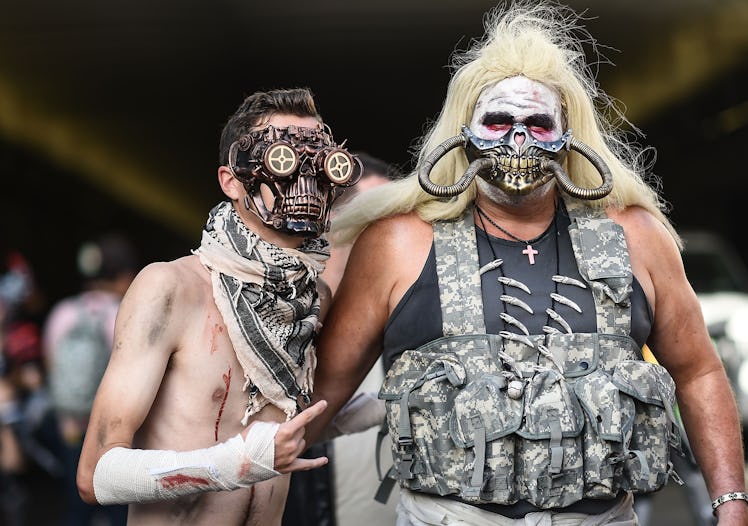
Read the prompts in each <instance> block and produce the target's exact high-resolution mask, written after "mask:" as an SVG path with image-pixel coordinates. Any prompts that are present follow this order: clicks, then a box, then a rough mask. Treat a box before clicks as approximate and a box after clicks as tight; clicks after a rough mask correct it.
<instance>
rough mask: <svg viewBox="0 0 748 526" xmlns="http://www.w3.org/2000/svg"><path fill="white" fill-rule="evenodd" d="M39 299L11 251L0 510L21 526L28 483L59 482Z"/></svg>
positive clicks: (3, 310)
mask: <svg viewBox="0 0 748 526" xmlns="http://www.w3.org/2000/svg"><path fill="white" fill-rule="evenodd" d="M43 308H44V297H43V294H41V292H40V290H39V289H38V287H37V285H36V282H35V279H34V274H33V272H32V269H31V266H30V265H29V263H28V262H27V260H26V258H25V257H24V256H23V255H22V254H21V253H20V252H18V251H17V250H10V251H9V252H8V253H7V254H6V257H5V259H4V261H3V267H2V274H0V348H1V349H2V353H1V354H0V357H1V359H0V362H1V363H2V365H1V366H0V370H2V378H0V455H1V456H2V461H0V468H1V471H2V474H1V475H0V477H2V480H1V481H0V490H1V491H0V508H2V515H3V518H4V519H5V523H7V524H13V525H14V524H26V522H27V518H28V509H27V506H28V505H29V504H30V503H31V500H30V498H29V497H30V494H32V493H33V491H34V488H33V487H32V486H33V483H34V482H33V481H34V480H36V479H35V476H36V475H37V474H40V475H42V476H44V477H47V478H50V477H51V478H52V479H59V477H60V476H61V475H62V466H61V463H60V460H59V458H58V457H57V452H58V447H57V446H58V444H59V441H58V437H57V434H56V426H55V425H54V419H53V415H52V414H51V411H50V406H49V398H48V396H47V390H46V388H45V385H44V384H45V371H44V365H43V363H42V353H41V338H40V329H39V326H40V323H41V322H40V320H41V318H42V317H43Z"/></svg>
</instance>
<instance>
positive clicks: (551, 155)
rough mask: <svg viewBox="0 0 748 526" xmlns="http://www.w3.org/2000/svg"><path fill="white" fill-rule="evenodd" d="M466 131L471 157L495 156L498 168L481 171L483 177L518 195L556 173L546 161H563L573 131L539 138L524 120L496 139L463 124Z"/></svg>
mask: <svg viewBox="0 0 748 526" xmlns="http://www.w3.org/2000/svg"><path fill="white" fill-rule="evenodd" d="M463 134H464V135H465V137H466V138H467V139H468V141H469V144H468V147H467V155H468V159H469V160H470V161H473V160H475V159H477V158H479V157H490V158H492V159H493V160H494V166H495V169H494V170H491V171H486V172H483V173H481V174H480V175H481V177H483V179H485V180H486V181H488V182H489V183H491V184H493V185H496V186H498V187H499V188H501V189H502V190H504V191H505V192H506V193H508V194H518V195H525V194H529V193H530V192H532V191H533V190H534V189H536V188H537V187H539V186H541V185H543V184H545V183H546V182H548V181H549V180H550V179H551V178H552V177H553V174H552V173H550V172H548V171H547V170H544V169H543V166H544V165H543V161H544V160H554V161H557V162H562V161H563V158H564V157H565V155H566V152H567V150H566V149H565V146H566V144H567V143H568V141H569V139H570V137H571V132H570V131H567V132H566V133H565V134H564V135H563V136H562V137H561V138H560V139H558V140H556V141H539V140H538V139H535V138H534V137H533V136H532V135H531V134H530V132H529V131H528V129H527V127H526V126H525V125H524V124H521V123H516V124H514V125H513V126H512V128H511V130H510V131H509V132H507V133H506V135H504V136H503V137H502V138H501V139H497V140H493V141H490V140H486V139H481V138H479V137H477V136H476V135H475V134H474V133H473V132H472V131H471V130H470V129H468V128H467V127H465V128H463Z"/></svg>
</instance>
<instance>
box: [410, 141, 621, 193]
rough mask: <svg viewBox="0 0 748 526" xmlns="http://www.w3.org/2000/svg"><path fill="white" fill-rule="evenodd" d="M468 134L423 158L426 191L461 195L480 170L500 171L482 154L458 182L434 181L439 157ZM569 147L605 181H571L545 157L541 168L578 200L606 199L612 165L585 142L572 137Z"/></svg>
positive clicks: (420, 173) (421, 172)
mask: <svg viewBox="0 0 748 526" xmlns="http://www.w3.org/2000/svg"><path fill="white" fill-rule="evenodd" d="M467 141H468V139H467V137H465V136H464V135H462V134H461V135H456V136H454V137H450V138H449V139H447V140H446V141H444V142H443V143H441V144H440V145H439V146H437V147H436V148H435V149H434V151H433V152H431V153H430V154H429V155H428V156H427V157H426V158H425V159H424V161H423V164H422V165H421V168H420V169H419V170H418V182H419V183H420V184H421V188H423V189H424V190H425V191H426V192H428V193H429V194H431V195H435V196H437V197H452V196H455V195H457V194H460V193H462V192H464V191H465V190H467V189H468V187H469V186H470V183H472V182H473V179H475V176H476V175H478V173H480V172H482V171H484V170H487V169H490V170H496V168H497V166H496V162H495V160H494V159H492V158H490V157H479V158H478V159H476V160H474V161H473V162H472V163H470V165H469V166H468V168H467V170H465V173H464V174H463V176H462V177H461V178H460V180H459V181H457V182H456V183H454V184H451V185H447V186H442V185H438V184H436V183H434V182H432V181H431V170H432V168H433V167H434V165H435V164H436V163H437V162H439V160H440V159H441V158H442V157H444V155H446V154H447V152H449V151H450V150H453V149H455V148H457V147H458V146H462V147H463V148H464V147H465V145H466V144H467ZM568 148H569V149H571V150H574V151H576V152H579V153H580V154H582V155H583V156H584V157H585V158H586V159H587V160H588V161H589V162H590V163H592V165H593V166H594V167H595V169H596V170H597V171H598V172H599V173H600V176H601V177H602V180H603V182H602V184H601V185H600V186H598V187H597V188H582V187H579V186H577V185H575V184H574V183H572V182H571V179H570V178H569V176H568V175H567V174H566V172H565V171H564V169H563V168H562V167H561V165H560V164H559V163H558V162H556V161H552V160H550V159H544V160H543V161H541V169H542V170H543V171H545V172H550V173H551V174H553V176H555V177H556V180H557V181H558V183H559V185H560V186H561V189H562V190H563V191H564V192H566V193H567V194H569V195H570V196H572V197H576V198H577V199H585V200H592V199H602V198H603V197H605V196H606V195H608V194H609V193H610V192H611V191H612V190H613V177H612V175H611V173H610V169H609V168H608V165H607V164H606V163H605V161H603V159H602V157H600V156H599V155H598V154H597V153H595V151H594V150H592V148H590V147H589V146H587V145H586V144H584V143H583V142H581V141H579V140H577V139H576V138H574V137H571V138H570V140H569V143H568Z"/></svg>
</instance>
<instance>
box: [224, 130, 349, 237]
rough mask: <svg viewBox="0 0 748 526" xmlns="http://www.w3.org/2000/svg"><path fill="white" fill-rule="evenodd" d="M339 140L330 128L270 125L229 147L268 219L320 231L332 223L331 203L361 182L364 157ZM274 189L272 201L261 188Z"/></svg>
mask: <svg viewBox="0 0 748 526" xmlns="http://www.w3.org/2000/svg"><path fill="white" fill-rule="evenodd" d="M343 146H344V145H343V144H340V145H338V144H336V143H335V141H334V139H333V137H332V134H331V132H330V128H329V127H327V126H325V128H324V129H323V130H320V129H317V128H301V127H297V126H289V127H287V128H275V127H273V126H267V127H265V128H263V129H261V130H257V131H253V132H250V133H247V134H245V135H243V136H242V137H240V138H239V140H237V141H235V142H234V143H233V144H232V145H231V147H230V148H229V162H228V166H229V168H230V169H231V170H232V172H233V173H234V176H235V177H236V178H237V179H239V180H240V181H241V182H242V183H243V184H244V187H245V189H246V190H247V194H248V195H249V197H250V199H251V202H252V206H251V207H250V206H249V200H245V205H247V208H248V209H249V210H250V211H252V212H254V213H255V214H256V215H257V216H258V217H259V218H260V219H261V220H262V222H263V223H265V224H266V225H268V226H271V227H272V228H274V229H276V230H281V231H283V232H287V233H290V234H293V235H300V236H319V235H321V234H323V233H324V232H326V231H328V230H329V229H330V219H329V216H330V207H331V206H332V203H333V201H334V200H335V198H336V197H337V196H338V195H339V194H340V193H342V191H343V189H344V188H346V187H349V186H352V185H354V184H356V183H357V182H358V180H359V179H360V178H361V175H362V173H363V166H362V165H361V161H360V160H359V159H358V157H356V156H355V155H352V154H350V153H349V152H348V150H346V149H345V148H344V147H343ZM262 186H265V187H267V188H268V189H269V190H270V191H271V192H272V204H271V205H269V207H268V205H267V204H266V202H265V200H264V199H263V196H262V193H261V188H262Z"/></svg>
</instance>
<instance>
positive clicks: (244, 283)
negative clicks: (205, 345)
mask: <svg viewBox="0 0 748 526" xmlns="http://www.w3.org/2000/svg"><path fill="white" fill-rule="evenodd" d="M194 253H195V254H197V255H198V256H199V257H200V261H201V262H202V264H203V265H204V266H205V267H206V268H207V269H208V270H209V271H210V274H211V280H212V284H213V298H214V300H215V302H216V305H217V307H218V310H219V312H220V313H221V316H222V317H223V321H224V323H225V324H226V328H227V330H228V335H229V339H230V340H231V343H232V344H233V347H234V350H235V352H236V356H237V358H238V360H239V363H240V364H241V366H242V369H243V370H244V378H245V383H244V388H243V389H244V390H247V391H248V397H249V402H248V405H247V410H246V411H245V414H244V418H243V419H242V424H243V425H247V422H248V421H249V417H250V416H252V415H253V414H255V413H256V412H258V411H259V410H260V409H262V408H263V407H265V405H267V404H268V403H270V404H273V405H275V406H277V407H279V408H280V409H282V410H283V411H284V412H285V413H286V417H287V418H289V419H290V418H292V417H293V416H294V415H295V414H296V413H297V411H298V403H297V401H298V399H299V397H300V396H301V397H303V398H307V397H308V396H309V394H310V393H311V391H312V386H313V378H312V377H313V373H314V367H315V366H316V356H315V354H314V343H313V337H314V334H315V330H316V328H317V320H318V317H319V296H318V294H317V279H316V278H317V275H318V274H319V273H320V272H322V270H323V269H324V262H325V260H327V258H328V257H329V255H330V252H329V248H328V243H327V241H325V240H324V239H307V240H305V241H304V243H303V244H302V245H301V246H300V247H299V248H298V249H290V248H281V247H278V246H276V245H273V244H272V243H268V242H266V241H263V240H262V239H260V237H259V236H258V235H257V234H255V233H254V232H252V231H251V230H250V229H248V228H247V227H246V226H245V225H244V223H243V222H242V220H241V219H240V218H239V215H238V214H237V213H236V211H235V210H234V207H233V206H232V204H231V203H230V202H229V201H224V202H222V203H220V204H218V205H217V206H215V207H214V208H213V210H211V211H210V214H209V216H208V222H207V224H206V225H205V228H204V229H203V234H202V240H201V242H200V247H199V248H198V249H196V250H194Z"/></svg>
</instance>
